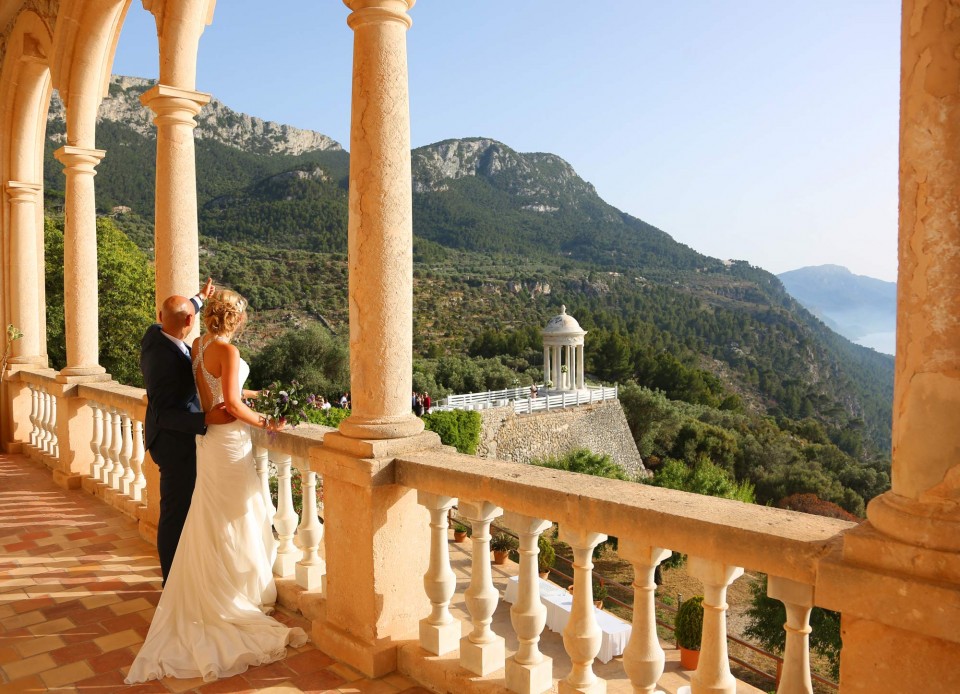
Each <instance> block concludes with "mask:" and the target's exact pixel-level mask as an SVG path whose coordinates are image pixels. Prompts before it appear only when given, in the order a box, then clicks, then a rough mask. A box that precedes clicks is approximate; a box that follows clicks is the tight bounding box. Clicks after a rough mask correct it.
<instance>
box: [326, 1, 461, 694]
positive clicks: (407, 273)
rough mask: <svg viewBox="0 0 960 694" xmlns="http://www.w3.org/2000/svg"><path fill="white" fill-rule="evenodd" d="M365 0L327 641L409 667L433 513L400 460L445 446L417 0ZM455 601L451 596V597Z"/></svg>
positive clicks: (357, 28) (354, 122) (329, 499)
mask: <svg viewBox="0 0 960 694" xmlns="http://www.w3.org/2000/svg"><path fill="white" fill-rule="evenodd" d="M344 2H345V4H346V5H347V6H348V7H349V8H350V9H351V10H353V11H352V13H351V14H350V15H349V18H348V19H347V24H348V25H349V26H350V28H351V29H353V32H354V53H353V96H352V99H353V107H352V115H351V130H350V133H351V134H350V202H349V224H348V251H349V267H350V282H349V303H350V379H351V380H350V384H351V391H352V392H351V395H352V403H353V409H352V412H351V414H350V417H348V418H347V419H345V420H344V421H343V422H342V423H341V425H340V431H338V432H331V433H328V434H327V435H326V436H325V437H324V440H323V444H322V446H319V447H315V448H313V449H311V450H312V457H311V468H312V469H313V470H314V471H315V472H318V473H320V474H322V475H323V483H324V493H325V494H324V495H325V503H324V512H325V515H324V521H325V526H326V529H327V533H328V537H329V538H330V541H329V542H328V543H327V544H326V560H327V585H326V598H327V599H326V601H325V603H324V606H323V608H322V610H321V612H320V614H319V615H318V616H317V618H316V619H315V621H314V628H313V640H314V643H316V644H317V646H318V647H319V648H321V649H322V650H323V651H324V652H326V653H329V654H330V655H332V656H334V657H335V658H337V659H339V660H342V661H344V662H346V663H347V664H349V665H351V666H352V667H354V668H356V669H357V670H359V671H360V672H362V673H363V674H365V675H366V676H368V677H381V676H383V675H385V674H387V673H390V672H392V671H393V670H395V669H396V666H397V649H398V644H400V643H402V642H404V641H405V640H411V639H416V638H417V637H418V636H419V626H420V620H421V619H422V618H423V617H425V616H426V615H429V614H430V611H431V610H430V607H431V606H430V602H429V600H428V598H427V596H426V594H425V591H424V584H423V580H422V579H423V576H424V574H425V573H427V571H428V558H429V557H430V537H431V533H430V525H429V524H430V518H429V514H428V512H427V510H426V509H425V508H424V507H423V506H420V505H419V504H418V503H417V492H416V490H413V489H410V488H408V487H404V486H403V485H401V484H398V483H397V480H396V479H395V474H396V465H395V462H394V461H395V459H396V458H397V457H398V456H399V455H401V454H404V453H410V452H413V451H417V450H424V449H427V448H432V447H438V446H439V445H440V439H439V437H438V436H437V435H436V434H434V433H433V432H426V431H423V422H422V421H421V420H420V418H419V417H416V416H415V415H414V414H413V413H412V412H411V411H410V392H411V389H412V375H411V371H410V365H411V363H412V357H413V231H412V229H413V226H412V219H413V200H412V186H411V173H410V113H409V104H408V94H407V48H406V34H407V29H408V28H409V27H410V25H411V20H410V17H409V16H408V15H407V11H408V10H409V8H410V7H412V6H413V0H344ZM441 602H442V600H441Z"/></svg>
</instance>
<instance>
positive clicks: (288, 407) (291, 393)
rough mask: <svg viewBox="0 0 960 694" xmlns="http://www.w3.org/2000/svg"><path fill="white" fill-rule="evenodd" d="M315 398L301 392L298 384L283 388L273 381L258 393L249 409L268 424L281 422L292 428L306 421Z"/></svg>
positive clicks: (292, 383) (295, 382)
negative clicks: (263, 417) (257, 413)
mask: <svg viewBox="0 0 960 694" xmlns="http://www.w3.org/2000/svg"><path fill="white" fill-rule="evenodd" d="M314 400H316V397H315V396H313V395H306V394H304V393H302V392H301V390H300V384H299V383H298V382H297V381H291V382H290V385H287V386H284V385H282V384H281V383H280V382H279V381H274V382H273V383H271V384H270V385H268V386H267V387H266V388H264V389H262V390H261V391H260V394H259V395H258V396H257V397H256V398H255V399H254V400H253V401H252V402H251V403H249V404H250V408H251V409H253V410H256V411H257V412H259V413H260V414H262V415H264V416H265V417H266V418H267V421H268V422H272V421H279V420H283V421H285V422H286V423H287V424H289V425H290V426H292V427H295V426H297V425H298V424H300V423H301V422H305V421H307V412H306V409H307V408H308V407H313V402H314Z"/></svg>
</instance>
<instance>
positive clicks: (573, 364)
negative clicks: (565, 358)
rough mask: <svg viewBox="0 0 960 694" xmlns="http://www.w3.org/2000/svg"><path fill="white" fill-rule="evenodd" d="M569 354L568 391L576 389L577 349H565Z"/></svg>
mask: <svg viewBox="0 0 960 694" xmlns="http://www.w3.org/2000/svg"><path fill="white" fill-rule="evenodd" d="M567 350H569V354H570V364H569V365H568V366H567V382H568V384H569V388H570V390H576V389H577V347H576V345H570V346H569V347H567Z"/></svg>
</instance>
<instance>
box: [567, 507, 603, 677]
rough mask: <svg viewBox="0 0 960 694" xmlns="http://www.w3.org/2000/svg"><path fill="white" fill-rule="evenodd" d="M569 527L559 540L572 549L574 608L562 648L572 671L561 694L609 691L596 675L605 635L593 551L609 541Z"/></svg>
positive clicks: (592, 533)
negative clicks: (596, 594)
mask: <svg viewBox="0 0 960 694" xmlns="http://www.w3.org/2000/svg"><path fill="white" fill-rule="evenodd" d="M568 527H569V526H564V525H561V526H560V539H561V540H563V541H564V542H566V543H567V544H568V545H570V548H571V549H572V550H573V606H572V607H571V609H570V621H569V622H567V626H566V627H565V628H564V630H563V647H564V648H565V649H566V650H567V655H569V656H570V663H571V666H572V667H571V669H570V674H569V675H567V678H566V679H564V680H561V681H560V686H559V689H558V691H559V692H560V694H570V693H572V692H590V693H591V694H594V693H600V692H606V691H607V683H606V682H604V681H603V680H601V679H597V676H596V675H595V674H594V672H593V661H594V659H595V658H596V657H597V654H598V653H599V652H600V643H601V639H602V636H603V634H602V632H601V631H600V626H599V625H598V624H597V615H596V612H595V611H594V608H593V548H594V547H596V546H597V545H599V544H600V543H601V542H603V541H604V540H606V539H607V536H606V535H604V534H603V533H594V532H590V531H586V530H579V529H576V528H569V529H568Z"/></svg>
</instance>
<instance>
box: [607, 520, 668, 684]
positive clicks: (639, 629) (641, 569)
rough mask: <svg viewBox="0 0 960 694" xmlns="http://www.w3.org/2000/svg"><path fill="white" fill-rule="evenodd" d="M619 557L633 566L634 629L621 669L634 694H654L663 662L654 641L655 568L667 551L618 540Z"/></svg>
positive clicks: (655, 639) (623, 539)
mask: <svg viewBox="0 0 960 694" xmlns="http://www.w3.org/2000/svg"><path fill="white" fill-rule="evenodd" d="M618 551H619V552H620V556H621V557H623V558H624V559H626V560H627V561H629V562H630V563H631V564H632V565H633V628H632V630H631V632H630V641H629V642H628V643H627V647H626V648H625V649H624V651H623V669H624V671H625V672H626V673H627V677H629V678H630V682H631V683H632V684H633V691H634V692H635V693H636V694H640V693H642V694H654V693H655V692H657V691H659V690H658V689H657V681H658V680H659V679H660V676H661V675H663V666H664V663H665V661H666V659H665V657H664V653H663V648H661V647H660V639H659V638H657V609H656V605H655V598H656V590H657V584H656V582H655V581H654V578H653V576H654V573H655V572H656V569H657V565H658V564H659V563H660V562H662V561H663V560H665V559H667V558H668V557H669V556H670V550H668V549H662V548H660V547H650V546H648V545H644V544H641V543H639V542H637V541H635V540H631V539H629V538H621V539H620V547H619V550H618Z"/></svg>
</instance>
